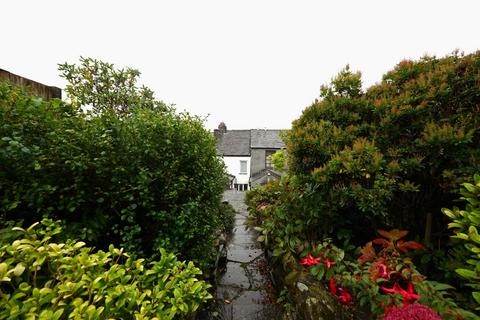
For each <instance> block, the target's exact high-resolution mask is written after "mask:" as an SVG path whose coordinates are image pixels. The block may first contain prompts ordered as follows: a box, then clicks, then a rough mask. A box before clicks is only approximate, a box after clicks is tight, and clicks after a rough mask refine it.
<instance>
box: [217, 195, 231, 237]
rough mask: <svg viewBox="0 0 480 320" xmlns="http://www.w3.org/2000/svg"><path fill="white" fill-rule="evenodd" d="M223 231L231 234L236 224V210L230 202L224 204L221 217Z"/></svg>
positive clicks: (221, 207)
mask: <svg viewBox="0 0 480 320" xmlns="http://www.w3.org/2000/svg"><path fill="white" fill-rule="evenodd" d="M219 221H220V225H221V228H220V229H221V231H223V232H225V233H230V232H231V231H232V229H233V226H234V224H235V209H234V208H233V207H232V205H231V204H229V203H228V202H225V201H224V202H222V204H221V206H220V217H219Z"/></svg>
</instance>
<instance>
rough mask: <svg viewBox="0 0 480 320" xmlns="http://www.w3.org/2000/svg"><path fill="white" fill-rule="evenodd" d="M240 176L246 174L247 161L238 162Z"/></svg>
mask: <svg viewBox="0 0 480 320" xmlns="http://www.w3.org/2000/svg"><path fill="white" fill-rule="evenodd" d="M240 174H247V161H246V160H240Z"/></svg>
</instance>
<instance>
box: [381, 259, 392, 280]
mask: <svg viewBox="0 0 480 320" xmlns="http://www.w3.org/2000/svg"><path fill="white" fill-rule="evenodd" d="M378 271H379V272H378V276H379V277H380V278H384V279H387V280H390V275H389V274H388V269H387V266H386V265H384V264H383V263H381V264H380V265H379V266H378Z"/></svg>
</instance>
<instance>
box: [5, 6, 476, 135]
mask: <svg viewBox="0 0 480 320" xmlns="http://www.w3.org/2000/svg"><path fill="white" fill-rule="evenodd" d="M479 13H480V1H477V0H455V1H442V0H436V1H434V0H432V1H430V0H428V1H427V0H416V1H411V0H401V1H393V0H391V1H387V0H379V1H373V0H372V1H368V0H364V1H362V0H354V1H339V0H330V1H321V0H316V1H302V0H297V1H281V0H272V1H266V0H255V1H253V0H252V1H250V0H242V1H229V0H219V1H210V0H202V1H199V0H192V1H180V0H177V1H139V0H136V1H119V0H115V1H113V0H112V1H106V0H96V1H91V0H88V1H87V0H82V1H73V0H70V1H66V0H58V1H48V0H45V1H38V0H32V1H23V0H4V1H1V2H0V28H1V29H0V30H1V31H0V35H1V40H0V68H3V69H6V70H8V71H11V72H13V73H16V74H19V75H22V76H25V77H27V78H31V79H33V80H36V81H40V82H43V83H46V84H49V85H55V86H58V87H63V86H64V85H65V82H64V81H63V79H61V78H60V77H59V76H58V71H57V64H58V63H62V62H65V61H67V62H70V63H72V62H77V61H78V58H79V56H80V55H82V56H89V57H93V58H98V59H101V60H104V61H107V62H111V63H114V64H116V65H117V66H118V67H125V66H129V67H133V68H136V69H139V70H140V71H141V72H142V76H141V82H142V83H143V84H145V85H146V86H148V87H150V88H151V89H153V90H154V91H155V93H156V95H157V97H158V98H159V99H161V100H163V101H165V102H167V103H174V104H176V105H177V108H178V109H179V110H183V109H185V110H187V111H189V112H190V113H193V114H196V115H199V116H202V117H204V116H207V115H209V116H208V118H207V121H206V127H207V128H209V129H212V128H214V127H216V126H217V125H218V123H219V122H220V121H224V122H225V123H226V124H227V127H228V128H229V129H241V128H289V127H290V124H291V122H292V121H293V120H294V119H296V118H298V117H299V116H300V114H301V112H302V110H303V109H304V108H305V107H307V106H308V105H309V104H310V103H311V102H312V101H313V100H314V99H315V98H316V97H318V95H319V88H320V85H322V84H324V83H327V82H328V81H329V80H330V79H331V78H332V77H333V76H334V75H335V74H336V73H337V72H338V71H339V70H340V69H341V68H343V67H344V66H345V65H346V64H347V63H349V64H350V66H351V67H352V68H353V69H354V70H360V71H362V73H363V80H364V86H365V87H367V86H369V85H371V84H374V83H375V82H377V81H379V80H380V79H381V76H382V75H383V74H384V73H385V72H386V71H388V70H390V69H391V68H393V66H394V65H395V64H396V63H398V62H399V61H400V60H401V59H404V58H418V57H420V56H422V55H424V54H430V55H437V56H442V55H445V54H447V53H450V52H452V51H453V50H455V49H460V51H465V52H466V53H470V52H472V51H475V50H478V49H480V18H479Z"/></svg>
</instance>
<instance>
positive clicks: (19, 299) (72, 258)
mask: <svg viewBox="0 0 480 320" xmlns="http://www.w3.org/2000/svg"><path fill="white" fill-rule="evenodd" d="M13 231H14V233H13V234H12V237H13V238H12V240H13V242H5V241H2V242H1V243H0V246H1V247H0V319H112V318H113V319H136V320H139V319H159V320H160V319H162V320H163V319H184V318H186V317H187V316H189V315H192V314H193V313H194V312H195V311H196V310H197V309H198V307H199V306H200V305H201V304H202V303H203V302H205V301H207V300H209V299H211V298H212V296H211V295H210V293H209V292H208V291H207V289H208V288H209V287H210V285H208V284H206V283H205V282H204V281H200V280H198V279H197V277H198V276H200V275H201V271H200V269H198V268H196V267H195V266H194V265H193V263H192V262H188V263H187V262H180V261H178V260H177V258H176V257H175V256H174V255H173V254H167V253H166V252H165V250H163V249H162V250H160V257H161V258H160V260H158V261H153V262H150V263H147V262H146V261H145V260H144V259H138V260H135V259H133V258H131V257H130V256H129V255H128V254H127V253H125V252H124V251H123V249H117V248H115V247H113V246H110V247H109V250H108V251H107V252H104V251H101V250H99V251H94V250H93V249H92V248H89V247H87V246H86V244H85V243H84V242H75V241H67V242H66V243H56V242H54V241H52V237H55V236H57V235H58V234H59V233H60V232H61V231H62V229H61V227H59V224H58V223H54V222H52V221H51V220H47V219H44V220H43V221H42V223H41V226H40V225H38V223H36V224H34V225H32V226H30V227H29V228H27V229H22V228H19V227H15V228H14V229H13Z"/></svg>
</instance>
